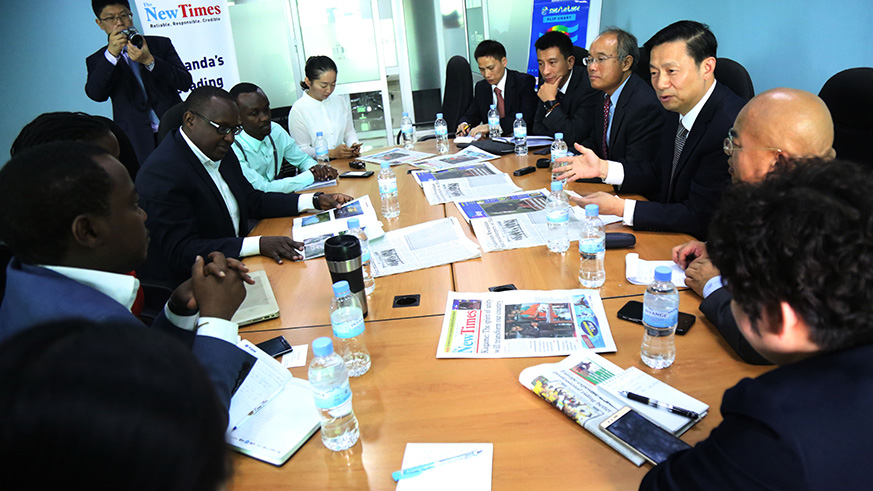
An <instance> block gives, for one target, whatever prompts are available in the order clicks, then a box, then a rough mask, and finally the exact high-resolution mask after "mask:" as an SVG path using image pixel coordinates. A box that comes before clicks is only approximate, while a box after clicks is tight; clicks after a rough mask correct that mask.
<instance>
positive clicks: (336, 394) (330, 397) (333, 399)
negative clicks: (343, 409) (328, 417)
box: [312, 379, 352, 409]
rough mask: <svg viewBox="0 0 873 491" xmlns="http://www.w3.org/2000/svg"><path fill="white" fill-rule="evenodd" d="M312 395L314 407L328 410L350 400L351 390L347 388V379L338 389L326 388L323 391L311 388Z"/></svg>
mask: <svg viewBox="0 0 873 491" xmlns="http://www.w3.org/2000/svg"><path fill="white" fill-rule="evenodd" d="M312 395H313V396H315V405H316V406H318V407H319V408H321V409H330V408H334V407H337V406H341V405H343V404H345V403H346V402H347V401H348V400H349V399H351V398H352V389H351V388H350V387H349V381H348V379H347V380H346V381H345V382H343V384H342V385H340V386H339V387H328V388H325V389H324V390H318V389H316V388H315V387H313V388H312Z"/></svg>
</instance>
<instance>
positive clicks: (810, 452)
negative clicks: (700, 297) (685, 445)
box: [640, 158, 873, 490]
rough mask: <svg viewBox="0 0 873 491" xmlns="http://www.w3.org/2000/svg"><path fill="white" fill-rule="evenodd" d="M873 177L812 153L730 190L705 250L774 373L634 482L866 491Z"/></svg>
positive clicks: (872, 385) (872, 395)
mask: <svg viewBox="0 0 873 491" xmlns="http://www.w3.org/2000/svg"><path fill="white" fill-rule="evenodd" d="M871 215H873V183H871V181H870V178H869V172H868V171H866V170H865V169H864V168H863V167H861V166H859V165H858V164H854V163H848V162H842V161H826V160H822V159H817V158H816V159H812V161H808V162H800V163H797V164H796V165H794V166H792V165H788V166H781V167H780V168H777V169H776V170H775V171H773V172H771V173H770V175H768V176H767V178H766V179H764V181H763V182H761V183H760V184H758V185H755V186H734V187H733V189H731V190H729V191H728V192H726V193H725V195H724V197H723V199H722V203H721V206H720V208H719V210H718V213H717V214H716V216H715V217H714V219H713V222H712V229H711V232H710V238H709V239H710V240H709V242H708V246H709V247H708V249H709V253H710V256H711V257H712V261H713V263H715V265H716V267H718V269H719V270H720V271H721V273H722V275H724V277H725V279H726V280H727V285H728V288H729V289H730V291H731V293H732V295H733V311H734V315H735V317H736V321H737V324H738V326H739V329H740V332H741V333H742V335H743V336H744V337H745V338H746V340H748V342H749V343H750V344H751V346H752V347H753V348H754V349H755V350H757V351H758V352H759V353H760V354H761V355H762V356H764V357H765V358H767V359H768V360H770V361H772V362H773V363H775V364H776V365H778V368H776V369H775V370H773V371H771V372H769V373H765V374H764V375H761V376H759V377H757V378H755V379H745V380H742V381H740V382H739V383H738V384H737V385H736V386H734V387H733V388H731V389H729V390H728V391H727V392H725V394H724V397H723V398H722V405H721V414H722V416H723V418H724V420H723V421H722V422H721V423H720V424H719V426H718V427H716V428H715V429H714V430H712V433H710V435H709V437H708V438H707V439H705V440H703V441H702V442H700V443H698V444H697V445H696V446H695V447H694V448H691V449H688V450H683V451H680V452H677V453H674V454H673V455H671V456H670V457H669V458H668V459H667V460H666V461H665V462H663V463H662V464H660V465H658V466H656V467H655V468H653V469H652V470H651V471H649V473H648V474H647V475H646V477H645V478H644V479H643V482H642V484H641V486H640V489H643V490H656V489H743V490H751V489H831V488H833V487H834V484H835V483H839V485H838V487H839V489H851V490H855V489H859V490H860V489H869V488H870V482H871V480H873V467H871V466H870V463H869V460H870V457H869V452H867V451H866V450H867V449H869V448H870V443H869V442H870V441H873V420H871V418H870V415H869V408H870V407H871V406H873V364H871V363H870V359H871V358H873V289H871V288H870V285H871V284H873V268H871V267H870V264H871V263H873V247H871V244H873V221H871V220H870V216H871Z"/></svg>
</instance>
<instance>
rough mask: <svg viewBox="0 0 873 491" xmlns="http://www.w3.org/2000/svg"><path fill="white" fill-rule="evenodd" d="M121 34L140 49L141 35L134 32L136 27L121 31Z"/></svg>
mask: <svg viewBox="0 0 873 491" xmlns="http://www.w3.org/2000/svg"><path fill="white" fill-rule="evenodd" d="M121 33H122V34H124V36H125V37H126V38H127V40H128V41H130V42H131V43H132V44H133V45H134V46H136V47H137V48H139V49H142V43H143V39H142V34H140V33H139V31H137V30H136V27H133V26H130V27H128V28H127V29H124V30H122V31H121Z"/></svg>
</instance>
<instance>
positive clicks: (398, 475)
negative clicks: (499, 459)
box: [391, 450, 482, 481]
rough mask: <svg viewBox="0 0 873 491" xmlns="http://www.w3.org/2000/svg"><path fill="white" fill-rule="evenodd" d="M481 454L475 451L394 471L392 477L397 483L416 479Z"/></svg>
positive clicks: (480, 451) (479, 451)
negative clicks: (428, 472) (439, 468)
mask: <svg viewBox="0 0 873 491" xmlns="http://www.w3.org/2000/svg"><path fill="white" fill-rule="evenodd" d="M480 453H482V450H473V451H472V452H467V453H464V454H461V455H455V456H454V457H447V458H445V459H442V460H437V461H435V462H430V463H428V464H421V465H417V466H415V467H410V468H408V469H402V470H399V471H394V472H392V473H391V477H393V478H394V480H395V481H399V480H401V479H408V478H410V477H415V476H417V475H419V474H421V473H422V472H424V471H426V470H428V469H433V468H434V467H436V466H438V465H443V464H448V463H451V462H457V461H459V460H466V459H469V458H470V457H475V456H477V455H479V454H480Z"/></svg>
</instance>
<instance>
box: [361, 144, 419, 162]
mask: <svg viewBox="0 0 873 491" xmlns="http://www.w3.org/2000/svg"><path fill="white" fill-rule="evenodd" d="M433 156H434V154H432V153H425V152H416V151H415V150H407V149H405V148H403V147H397V148H391V149H388V150H385V151H384V152H379V153H375V154H373V155H366V156H363V157H358V160H363V161H364V162H370V163H373V164H379V165H381V164H382V162H388V163H389V164H391V165H400V164H408V163H410V162H415V161H416V160H421V159H426V158H428V157H433Z"/></svg>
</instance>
